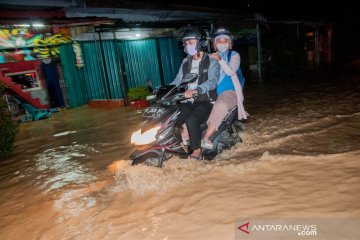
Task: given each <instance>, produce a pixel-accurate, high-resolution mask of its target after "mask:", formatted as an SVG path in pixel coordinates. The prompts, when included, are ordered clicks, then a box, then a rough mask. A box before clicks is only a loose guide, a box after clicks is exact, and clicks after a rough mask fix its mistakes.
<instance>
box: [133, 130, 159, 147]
mask: <svg viewBox="0 0 360 240" xmlns="http://www.w3.org/2000/svg"><path fill="white" fill-rule="evenodd" d="M159 129H160V126H157V127H153V128H151V129H149V130H147V131H146V132H144V133H142V134H141V129H139V130H137V131H136V132H133V134H132V135H131V143H133V144H135V145H146V144H149V143H152V142H154V141H155V140H156V139H155V136H156V134H157V131H158V130H159Z"/></svg>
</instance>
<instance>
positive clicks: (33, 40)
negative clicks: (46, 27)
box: [0, 28, 71, 63]
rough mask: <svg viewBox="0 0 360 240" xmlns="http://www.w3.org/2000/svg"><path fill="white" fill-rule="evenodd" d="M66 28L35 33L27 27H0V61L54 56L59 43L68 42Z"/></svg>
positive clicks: (57, 51)
mask: <svg viewBox="0 0 360 240" xmlns="http://www.w3.org/2000/svg"><path fill="white" fill-rule="evenodd" d="M70 41H71V38H70V33H69V31H68V29H63V28H61V29H53V30H52V31H49V33H35V32H32V31H30V30H29V29H0V63H6V62H17V61H30V60H35V59H43V58H49V57H56V56H58V55H59V45H60V44H62V43H67V42H70Z"/></svg>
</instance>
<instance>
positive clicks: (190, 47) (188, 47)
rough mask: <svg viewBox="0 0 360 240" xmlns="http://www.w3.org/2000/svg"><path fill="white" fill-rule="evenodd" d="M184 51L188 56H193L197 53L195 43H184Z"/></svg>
mask: <svg viewBox="0 0 360 240" xmlns="http://www.w3.org/2000/svg"><path fill="white" fill-rule="evenodd" d="M184 52H185V53H186V54H188V55H190V56H194V55H195V54H197V50H196V46H195V45H186V46H185V48H184Z"/></svg>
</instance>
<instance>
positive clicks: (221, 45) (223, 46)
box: [216, 43, 230, 53]
mask: <svg viewBox="0 0 360 240" xmlns="http://www.w3.org/2000/svg"><path fill="white" fill-rule="evenodd" d="M229 47H230V44H229V43H218V44H216V48H217V49H218V50H219V51H220V52H223V53H224V52H226V51H227V50H229Z"/></svg>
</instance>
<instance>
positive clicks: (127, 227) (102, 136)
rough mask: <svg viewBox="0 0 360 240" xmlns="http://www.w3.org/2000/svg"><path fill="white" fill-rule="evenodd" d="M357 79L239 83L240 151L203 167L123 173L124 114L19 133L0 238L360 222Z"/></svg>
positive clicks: (61, 119)
mask: <svg viewBox="0 0 360 240" xmlns="http://www.w3.org/2000/svg"><path fill="white" fill-rule="evenodd" d="M359 69H360V61H359V60H353V61H352V62H351V63H350V64H349V65H348V67H347V68H342V69H341V71H335V70H334V71H332V72H331V73H328V74H326V75H321V76H320V74H318V76H317V75H316V74H314V76H312V77H311V78H307V79H300V80H297V81H291V80H289V81H288V82H286V81H273V82H265V83H263V84H258V83H252V84H249V85H247V86H246V88H245V90H244V92H245V108H246V110H247V111H248V112H249V114H250V117H249V120H248V122H247V123H245V127H246V129H245V131H244V133H242V138H243V141H244V142H243V143H241V144H237V145H236V146H235V147H233V148H232V149H230V150H228V151H225V152H224V153H222V154H221V155H220V156H218V157H217V158H216V159H215V160H214V161H210V162H208V161H198V162H197V161H193V160H188V159H185V160H184V159H179V158H177V157H173V158H172V159H170V160H169V161H168V162H166V163H165V166H164V168H162V169H160V168H154V167H147V166H143V165H140V166H130V163H131V162H130V161H129V156H130V154H131V153H132V152H133V150H134V147H133V146H131V144H130V136H131V133H132V132H133V131H135V130H137V129H138V128H139V126H140V124H141V119H140V115H139V113H137V112H136V111H130V110H126V109H124V108H121V109H111V110H104V109H91V108H88V107H87V106H83V107H80V108H76V109H71V110H66V111H61V112H59V113H56V114H54V116H53V117H51V118H49V119H45V120H41V121H37V122H30V123H24V124H21V125H20V129H19V133H18V135H17V138H16V142H15V146H16V150H15V151H14V153H12V154H11V155H10V156H8V157H7V158H5V159H2V160H1V161H0V194H1V198H0V239H81V240H82V239H84V240H85V239H126V240H128V239H129V240H131V239H149V240H150V239H156V240H158V239H162V240H172V239H197V240H200V239H204V240H205V239H206V240H209V239H214V240H218V239H234V236H235V227H234V226H235V221H236V219H240V218H246V217H269V218H295V217H296V218H300V217H314V218H327V217H332V218H334V217H338V218H344V219H349V218H355V219H359V218H360V201H359V199H360V79H359V78H360V77H359V76H360V74H359V73H360V71H359ZM290 82H291V83H290ZM344 239H346V238H344Z"/></svg>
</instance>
